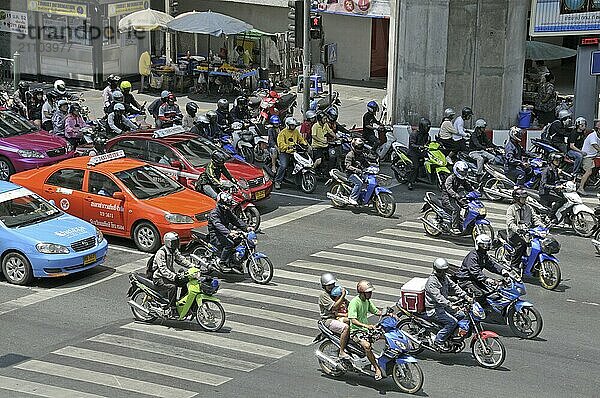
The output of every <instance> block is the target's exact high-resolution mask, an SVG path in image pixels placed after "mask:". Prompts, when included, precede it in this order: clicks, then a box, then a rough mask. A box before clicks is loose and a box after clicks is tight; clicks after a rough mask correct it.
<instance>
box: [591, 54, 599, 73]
mask: <svg viewBox="0 0 600 398" xmlns="http://www.w3.org/2000/svg"><path fill="white" fill-rule="evenodd" d="M590 74H591V75H592V76H599V75H600V51H594V52H593V53H592V64H591V67H590Z"/></svg>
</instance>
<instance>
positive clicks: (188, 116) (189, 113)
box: [181, 102, 198, 130]
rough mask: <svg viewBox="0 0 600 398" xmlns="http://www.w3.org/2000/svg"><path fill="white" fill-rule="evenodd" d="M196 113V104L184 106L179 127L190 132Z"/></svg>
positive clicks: (190, 103)
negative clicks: (183, 113)
mask: <svg viewBox="0 0 600 398" xmlns="http://www.w3.org/2000/svg"><path fill="white" fill-rule="evenodd" d="M197 113H198V104H196V103H195V102H188V103H187V104H185V115H184V116H183V120H182V121H181V127H183V128H184V129H186V130H190V129H191V128H192V127H194V125H195V124H196V114H197Z"/></svg>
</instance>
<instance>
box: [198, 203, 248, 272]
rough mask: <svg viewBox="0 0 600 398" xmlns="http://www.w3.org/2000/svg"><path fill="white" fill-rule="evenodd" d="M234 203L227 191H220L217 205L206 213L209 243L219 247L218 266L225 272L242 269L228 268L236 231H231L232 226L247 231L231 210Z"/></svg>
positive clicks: (242, 222) (244, 224)
mask: <svg viewBox="0 0 600 398" xmlns="http://www.w3.org/2000/svg"><path fill="white" fill-rule="evenodd" d="M234 205H235V200H234V199H233V196H231V194H230V193H229V192H220V193H219V194H218V195H217V206H216V207H215V208H214V209H213V210H212V211H211V212H210V213H209V214H208V233H209V236H210V241H211V243H212V244H213V245H214V246H215V247H216V248H217V249H221V256H220V258H219V266H220V267H221V269H223V270H224V271H225V272H229V271H230V270H232V271H234V272H236V273H239V274H241V273H242V272H243V271H242V270H241V269H239V268H235V267H234V268H230V267H229V260H230V258H231V255H232V253H233V250H234V248H235V244H236V242H235V240H236V238H237V236H238V235H237V233H236V232H235V231H232V230H231V228H232V227H237V228H239V229H241V230H242V231H246V232H247V231H248V230H249V228H248V227H247V226H246V223H244V221H243V220H241V219H239V218H238V217H237V216H236V215H235V214H233V212H232V211H231V207H232V206H234Z"/></svg>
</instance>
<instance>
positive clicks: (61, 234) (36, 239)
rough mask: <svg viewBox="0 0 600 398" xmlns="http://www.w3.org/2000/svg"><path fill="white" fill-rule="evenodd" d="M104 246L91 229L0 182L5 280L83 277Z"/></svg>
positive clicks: (0, 254)
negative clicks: (83, 272) (82, 272)
mask: <svg viewBox="0 0 600 398" xmlns="http://www.w3.org/2000/svg"><path fill="white" fill-rule="evenodd" d="M107 247H108V243H107V242H106V239H104V236H102V232H100V230H99V229H98V228H96V227H94V226H93V225H92V224H89V223H87V222H85V221H83V220H80V219H78V218H76V217H73V216H70V215H68V214H66V213H64V212H62V211H61V210H59V209H58V208H56V207H55V206H54V205H53V204H52V203H50V202H47V201H46V200H45V199H43V198H42V197H40V196H38V195H37V194H35V193H33V192H31V191H30V190H28V189H26V188H23V187H20V186H19V185H15V184H12V183H10V182H5V181H0V263H1V265H2V273H3V274H4V277H5V278H6V280H7V281H8V282H10V283H13V284H16V285H26V284H28V283H29V282H31V280H32V279H33V278H34V277H35V278H46V277H58V276H65V275H68V274H72V273H75V272H80V271H84V270H86V269H90V268H93V267H95V266H97V265H100V264H102V263H103V262H104V258H105V256H106V251H107Z"/></svg>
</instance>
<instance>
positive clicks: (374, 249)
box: [335, 243, 462, 263]
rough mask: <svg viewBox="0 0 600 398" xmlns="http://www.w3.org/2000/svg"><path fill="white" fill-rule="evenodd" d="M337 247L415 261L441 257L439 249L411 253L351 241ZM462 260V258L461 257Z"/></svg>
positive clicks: (433, 259)
mask: <svg viewBox="0 0 600 398" xmlns="http://www.w3.org/2000/svg"><path fill="white" fill-rule="evenodd" d="M335 249H341V250H347V251H352V252H356V253H365V254H378V255H381V256H385V257H393V258H400V259H405V260H414V261H424V262H430V263H432V262H433V261H435V259H436V258H439V251H431V249H430V250H428V251H431V252H433V253H436V254H437V255H436V256H428V255H426V254H421V253H410V252H405V251H402V250H389V249H380V248H378V247H371V246H363V245H353V244H350V243H342V244H341V245H337V246H335ZM461 260H462V259H461Z"/></svg>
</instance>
